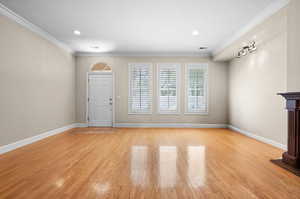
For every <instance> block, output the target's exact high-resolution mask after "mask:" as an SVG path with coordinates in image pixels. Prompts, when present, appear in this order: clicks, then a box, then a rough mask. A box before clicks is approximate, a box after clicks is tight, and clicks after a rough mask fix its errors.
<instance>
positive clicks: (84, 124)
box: [74, 123, 89, 128]
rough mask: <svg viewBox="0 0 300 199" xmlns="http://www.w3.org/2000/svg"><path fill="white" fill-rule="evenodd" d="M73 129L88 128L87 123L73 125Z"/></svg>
mask: <svg viewBox="0 0 300 199" xmlns="http://www.w3.org/2000/svg"><path fill="white" fill-rule="evenodd" d="M74 125H75V128H85V127H89V125H88V124H87V123H75V124H74Z"/></svg>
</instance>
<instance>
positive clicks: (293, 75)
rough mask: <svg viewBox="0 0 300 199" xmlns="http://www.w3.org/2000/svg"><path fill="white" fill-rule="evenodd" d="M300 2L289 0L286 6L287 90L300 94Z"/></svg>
mask: <svg viewBox="0 0 300 199" xmlns="http://www.w3.org/2000/svg"><path fill="white" fill-rule="evenodd" d="M299 10H300V1H299V0H291V2H290V4H289V6H288V48H287V52H288V53H287V54H288V59H287V62H288V68H287V75H288V79H287V90H288V91H290V92H300V53H299V46H300V38H299V35H300V12H299Z"/></svg>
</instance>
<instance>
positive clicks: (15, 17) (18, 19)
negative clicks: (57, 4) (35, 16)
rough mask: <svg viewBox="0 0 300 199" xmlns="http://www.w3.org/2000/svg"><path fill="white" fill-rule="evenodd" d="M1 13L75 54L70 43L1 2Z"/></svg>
mask: <svg viewBox="0 0 300 199" xmlns="http://www.w3.org/2000/svg"><path fill="white" fill-rule="evenodd" d="M0 14H2V15H4V16H6V17H8V18H9V19H11V20H13V21H15V22H16V23H18V24H20V25H22V26H23V27H25V28H27V29H29V30H31V31H32V32H34V33H37V34H38V35H40V36H41V37H43V38H45V39H46V40H48V41H50V42H51V43H53V44H55V45H56V46H58V47H60V48H62V49H64V50H66V51H67V52H69V53H72V54H74V51H73V50H72V49H71V48H70V47H69V46H68V45H66V44H65V43H63V42H61V41H59V40H57V39H56V38H55V37H53V36H52V35H50V34H49V33H48V32H46V31H44V30H43V29H41V28H40V27H38V26H36V25H34V24H33V23H31V22H30V21H28V20H27V19H25V18H23V17H21V16H20V15H18V14H16V13H15V12H13V11H12V10H10V9H9V8H7V7H6V6H4V5H3V4H2V3H0Z"/></svg>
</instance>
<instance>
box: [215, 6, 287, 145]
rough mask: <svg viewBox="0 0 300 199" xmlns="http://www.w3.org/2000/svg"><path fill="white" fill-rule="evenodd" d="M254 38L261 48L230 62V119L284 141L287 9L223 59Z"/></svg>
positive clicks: (251, 130) (265, 135) (236, 125)
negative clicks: (281, 95) (281, 93)
mask: <svg viewBox="0 0 300 199" xmlns="http://www.w3.org/2000/svg"><path fill="white" fill-rule="evenodd" d="M252 40H255V41H256V42H257V43H258V50H257V52H256V53H254V54H250V55H248V56H246V57H243V58H241V59H233V60H232V61H231V62H230V66H229V123H230V124H231V125H233V126H235V127H237V128H239V129H242V130H244V131H248V132H250V133H252V134H254V135H257V136H261V137H264V138H267V139H270V140H273V141H275V142H279V143H281V144H286V140H287V112H286V110H285V101H284V99H283V98H282V97H280V96H278V95H277V93H279V92H285V91H286V90H287V9H286V8H284V9H281V10H280V11H279V12H278V13H276V14H274V15H273V16H271V17H270V18H268V19H267V20H266V21H264V22H263V23H261V24H260V25H258V26H256V27H255V28H253V29H252V30H251V31H249V32H248V33H247V34H245V35H244V36H242V37H241V38H240V39H239V40H238V41H236V42H235V43H234V44H232V45H231V46H229V47H228V48H227V49H225V50H224V51H223V52H221V53H220V54H219V55H218V56H217V57H216V59H223V58H224V57H228V55H230V54H231V56H232V55H233V54H234V53H235V52H237V51H238V49H239V48H240V47H241V46H242V43H243V42H250V41H252Z"/></svg>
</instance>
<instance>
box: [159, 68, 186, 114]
mask: <svg viewBox="0 0 300 199" xmlns="http://www.w3.org/2000/svg"><path fill="white" fill-rule="evenodd" d="M169 65H173V66H176V68H177V73H176V98H177V110H176V111H161V110H160V78H159V77H160V76H159V75H160V68H161V67H165V66H169ZM156 79H157V81H156V82H157V85H156V97H157V100H156V102H157V103H156V105H157V113H158V114H161V115H179V114H180V96H181V92H180V91H181V89H180V80H181V64H180V63H158V64H157V67H156Z"/></svg>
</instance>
